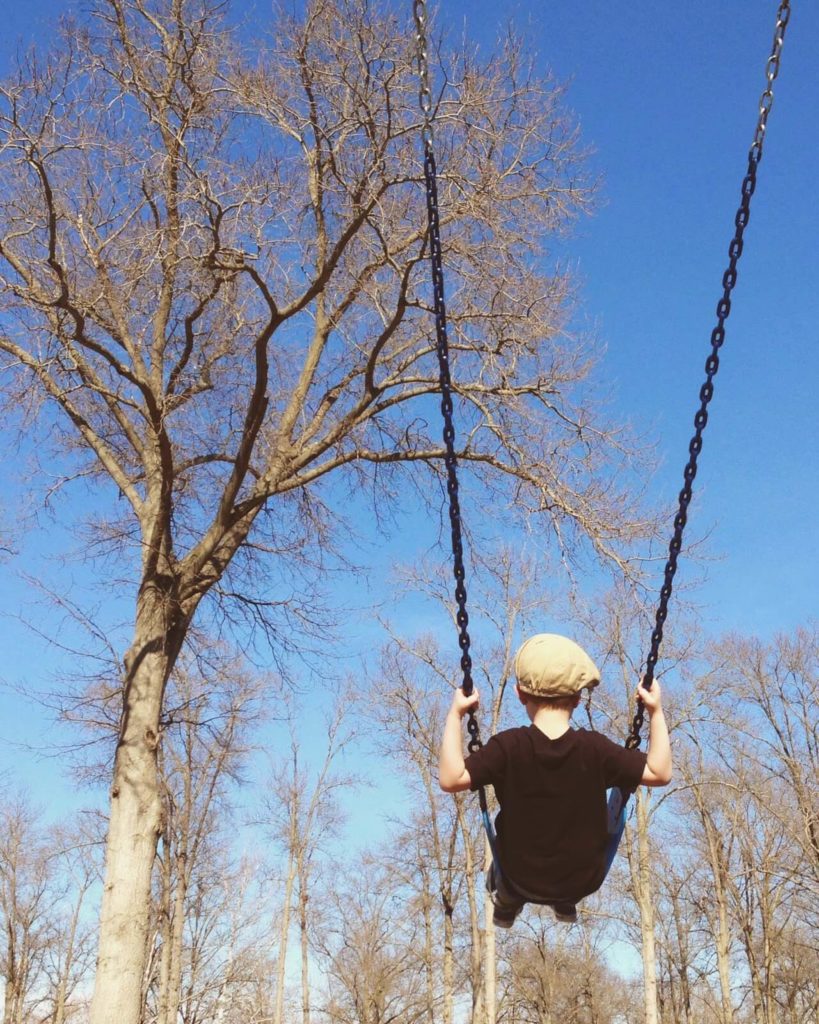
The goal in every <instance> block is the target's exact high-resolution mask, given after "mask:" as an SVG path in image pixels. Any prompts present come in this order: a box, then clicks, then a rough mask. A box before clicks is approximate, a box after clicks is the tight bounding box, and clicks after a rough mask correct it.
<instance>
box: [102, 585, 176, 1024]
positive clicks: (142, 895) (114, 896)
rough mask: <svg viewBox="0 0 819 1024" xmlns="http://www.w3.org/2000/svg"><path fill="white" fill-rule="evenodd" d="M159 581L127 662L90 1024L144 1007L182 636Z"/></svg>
mask: <svg viewBox="0 0 819 1024" xmlns="http://www.w3.org/2000/svg"><path fill="white" fill-rule="evenodd" d="M154 579H155V582H154V583H153V585H150V584H143V586H142V588H141V590H140V595H139V600H138V606H137V626H136V634H135V641H134V643H133V645H132V646H131V648H130V650H129V652H128V654H127V656H126V660H125V669H126V679H125V687H124V697H123V704H124V707H123V717H122V726H121V731H120V738H119V743H118V745H117V752H116V759H115V762H114V781H113V786H112V788H111V811H110V819H109V825H108V841H107V845H106V851H105V883H104V887H103V894H102V908H101V911H100V937H99V953H98V956H97V973H96V981H95V985H94V996H93V1000H92V1003H91V1018H90V1024H111V1021H116V1022H117V1024H139V1020H140V1016H141V1012H142V999H143V978H144V972H145V963H146V953H147V947H148V938H149V931H150V924H151V874H152V870H153V864H154V859H155V857H156V847H157V842H158V840H159V837H160V835H161V834H162V817H163V815H162V799H161V795H160V789H159V778H158V771H157V745H158V741H159V715H160V711H161V707H162V697H163V694H164V690H165V683H166V681H167V679H168V676H169V674H170V671H171V669H172V668H173V665H174V662H175V661H176V657H177V655H178V653H179V643H180V642H181V635H182V630H181V629H180V628H179V625H180V616H179V613H178V606H176V605H175V604H174V602H173V601H172V600H171V597H170V596H169V590H170V588H171V586H172V584H170V583H169V577H167V576H166V577H164V578H162V579H160V577H159V576H155V577H154ZM172 607H173V608H174V609H175V612H174V613H171V612H170V609H171V608H172ZM172 619H173V620H175V621H172ZM174 627H176V628H174Z"/></svg>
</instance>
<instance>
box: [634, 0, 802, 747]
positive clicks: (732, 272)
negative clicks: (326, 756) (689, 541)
mask: <svg viewBox="0 0 819 1024" xmlns="http://www.w3.org/2000/svg"><path fill="white" fill-rule="evenodd" d="M790 14H791V10H790V0H782V3H780V5H779V10H778V12H777V16H776V28H775V30H774V38H773V46H772V49H771V55H770V57H768V60H767V63H766V65H765V77H766V78H767V81H768V85H767V88H766V89H765V91H764V92H763V93H762V96H761V97H760V100H759V116H758V118H757V124H756V131H755V133H754V141H753V143H752V145H751V148H750V150H749V152H748V169H747V171H746V174H745V177H744V178H743V181H742V190H741V191H742V200H741V202H740V205H739V209H738V210H737V213H736V217H735V219H734V226H735V232H734V237H733V239H732V240H731V244H730V246H729V247H728V256H729V263H728V267H727V269H726V271H725V273H724V274H723V277H722V287H723V292H722V297H721V298H720V300H719V302H718V303H717V324H716V326H715V327H714V329H713V331H712V332H711V353H710V355H709V356H708V359H707V360H706V362H705V373H706V379H705V383H704V384H703V385H702V387H701V388H700V407H699V409H698V410H697V412H696V415H695V416H694V427H695V432H694V436H693V437H692V438H691V441H690V443H689V445H688V451H689V459H688V462H687V464H686V466H685V469H684V471H683V478H684V484H683V488H682V490H681V491H680V494H679V508H678V510H677V514H676V516H675V517H674V533H673V536H672V538H671V542H670V544H669V546H668V561H667V562H666V565H665V578H664V582H663V586H662V588H661V590H660V603H659V606H658V608H657V614H656V619H655V626H654V630H653V632H652V634H651V648H650V650H649V654H648V656H647V658H646V669H645V673H644V676H643V679H644V683H645V686H646V687H647V688H648V689H650V688H651V683H652V681H653V679H654V671H655V669H656V667H657V660H658V657H659V651H660V644H661V643H662V639H663V625H664V623H665V620H666V618H667V616H668V602H669V600H670V598H671V593H672V590H673V583H674V574H675V573H676V571H677V558H678V556H679V554H680V551H681V550H682V536H683V530H684V529H685V524H686V522H687V520H688V506H689V503H690V502H691V497H692V488H693V483H694V477H695V476H696V475H697V458H698V456H699V454H700V452H701V451H702V435H703V431H704V430H705V427H706V424H707V423H708V403H709V402H710V401H711V398H712V397H713V394H714V377H715V376H716V374H717V370H718V369H719V350H720V348H721V347H722V345H723V342H724V341H725V321H726V320H727V319H728V316H729V314H730V312H731V292H732V291H733V289H734V286H735V285H736V283H737V264H738V263H739V258H740V256H741V255H742V247H743V236H744V233H745V228H746V227H747V226H748V221H749V220H750V216H751V196H752V195H753V194H754V190H755V189H756V175H757V169H758V167H759V163H760V161H761V160H762V146H763V143H764V140H765V130H766V128H767V125H768V115H769V114H770V112H771V108H772V107H773V83H774V81H775V80H776V76H777V75H778V74H779V62H780V56H781V53H782V44H783V43H784V41H785V29H786V27H787V24H788V20H789V18H790ZM644 717H645V708H644V706H643V703H642V701H639V700H638V702H637V711H636V713H635V715H634V719H633V721H632V723H631V732H630V733H629V735H628V739H627V740H626V747H628V748H629V749H630V750H633V749H634V748H636V747H639V745H640V731H641V729H642V727H643V721H644Z"/></svg>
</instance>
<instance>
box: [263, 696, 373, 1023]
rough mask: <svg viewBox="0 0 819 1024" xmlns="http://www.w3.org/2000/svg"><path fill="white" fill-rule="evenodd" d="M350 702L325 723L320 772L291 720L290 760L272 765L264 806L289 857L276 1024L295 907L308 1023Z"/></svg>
mask: <svg viewBox="0 0 819 1024" xmlns="http://www.w3.org/2000/svg"><path fill="white" fill-rule="evenodd" d="M345 704H346V698H345V697H343V696H342V697H341V698H340V699H339V700H338V702H337V704H336V706H335V709H334V711H333V712H332V713H331V715H330V718H329V720H328V721H327V723H326V745H325V749H324V755H323V758H322V761H321V764H320V766H319V768H318V770H317V771H316V772H315V773H311V771H310V769H309V767H307V766H306V765H305V763H304V761H305V755H304V752H303V750H302V749H301V744H300V742H299V739H298V734H297V729H296V725H295V721H294V720H293V719H291V722H290V756H289V757H288V758H287V760H283V761H281V762H280V763H279V764H277V765H276V766H275V767H274V770H273V774H272V777H271V780H270V786H269V789H270V792H271V794H272V796H271V797H270V798H269V799H268V800H267V801H266V802H265V803H266V807H267V828H269V829H270V834H271V838H272V839H273V841H274V842H275V843H276V844H277V845H278V846H280V847H281V848H282V849H283V852H284V854H285V861H286V866H285V873H284V886H283V895H282V906H281V908H280V911H279V926H278V945H277V968H276V1000H275V1005H274V1009H273V1018H272V1019H273V1024H282V1021H283V1019H284V989H285V968H286V960H287V947H288V942H289V936H290V927H291V923H292V914H293V910H294V908H295V909H296V910H297V915H298V918H297V919H298V926H299V944H300V954H301V1016H302V1024H309V1022H310V983H309V965H310V947H309V931H308V926H309V910H308V906H309V903H310V896H311V891H310V890H311V881H312V873H313V869H314V867H315V860H316V857H317V855H318V853H319V852H320V851H321V850H322V848H325V847H326V843H327V842H328V840H329V839H331V838H333V837H335V836H336V835H337V832H338V827H339V825H340V823H341V812H340V810H339V805H338V802H337V799H336V794H337V792H338V791H339V790H343V789H345V788H347V787H349V786H350V785H352V782H353V780H352V779H351V778H350V777H348V776H345V775H344V774H342V773H340V772H339V770H338V764H337V762H338V759H339V756H340V755H341V754H342V753H343V751H344V749H345V747H346V746H347V745H348V744H349V743H350V740H351V739H352V733H351V732H350V730H349V729H348V727H347V726H346V724H345V718H344V713H345Z"/></svg>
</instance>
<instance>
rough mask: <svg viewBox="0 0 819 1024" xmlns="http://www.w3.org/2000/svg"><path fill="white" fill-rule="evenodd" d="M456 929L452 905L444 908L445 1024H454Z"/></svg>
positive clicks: (448, 904)
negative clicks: (453, 921)
mask: <svg viewBox="0 0 819 1024" xmlns="http://www.w3.org/2000/svg"><path fill="white" fill-rule="evenodd" d="M454 947H455V929H454V928H453V925H452V904H451V903H447V904H446V906H445V907H444V965H443V966H444V1006H443V1018H442V1019H443V1024H452V1009H453V994H454V982H453V975H454V966H455V948H454Z"/></svg>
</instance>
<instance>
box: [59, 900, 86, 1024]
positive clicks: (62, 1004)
mask: <svg viewBox="0 0 819 1024" xmlns="http://www.w3.org/2000/svg"><path fill="white" fill-rule="evenodd" d="M85 892H86V890H85V888H81V889H80V892H79V895H78V897H77V902H76V903H75V904H74V911H73V913H72V915H71V924H70V926H69V929H68V939H67V941H66V945H65V964H64V966H63V969H62V971H61V972H60V980H59V982H58V984H57V993H56V995H55V997H54V1024H65V1009H66V1003H67V1001H68V983H69V980H70V978H71V965H72V963H73V961H74V945H75V943H76V941H77V929H78V928H79V926H80V913H81V911H82V905H83V901H84V899H85Z"/></svg>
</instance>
